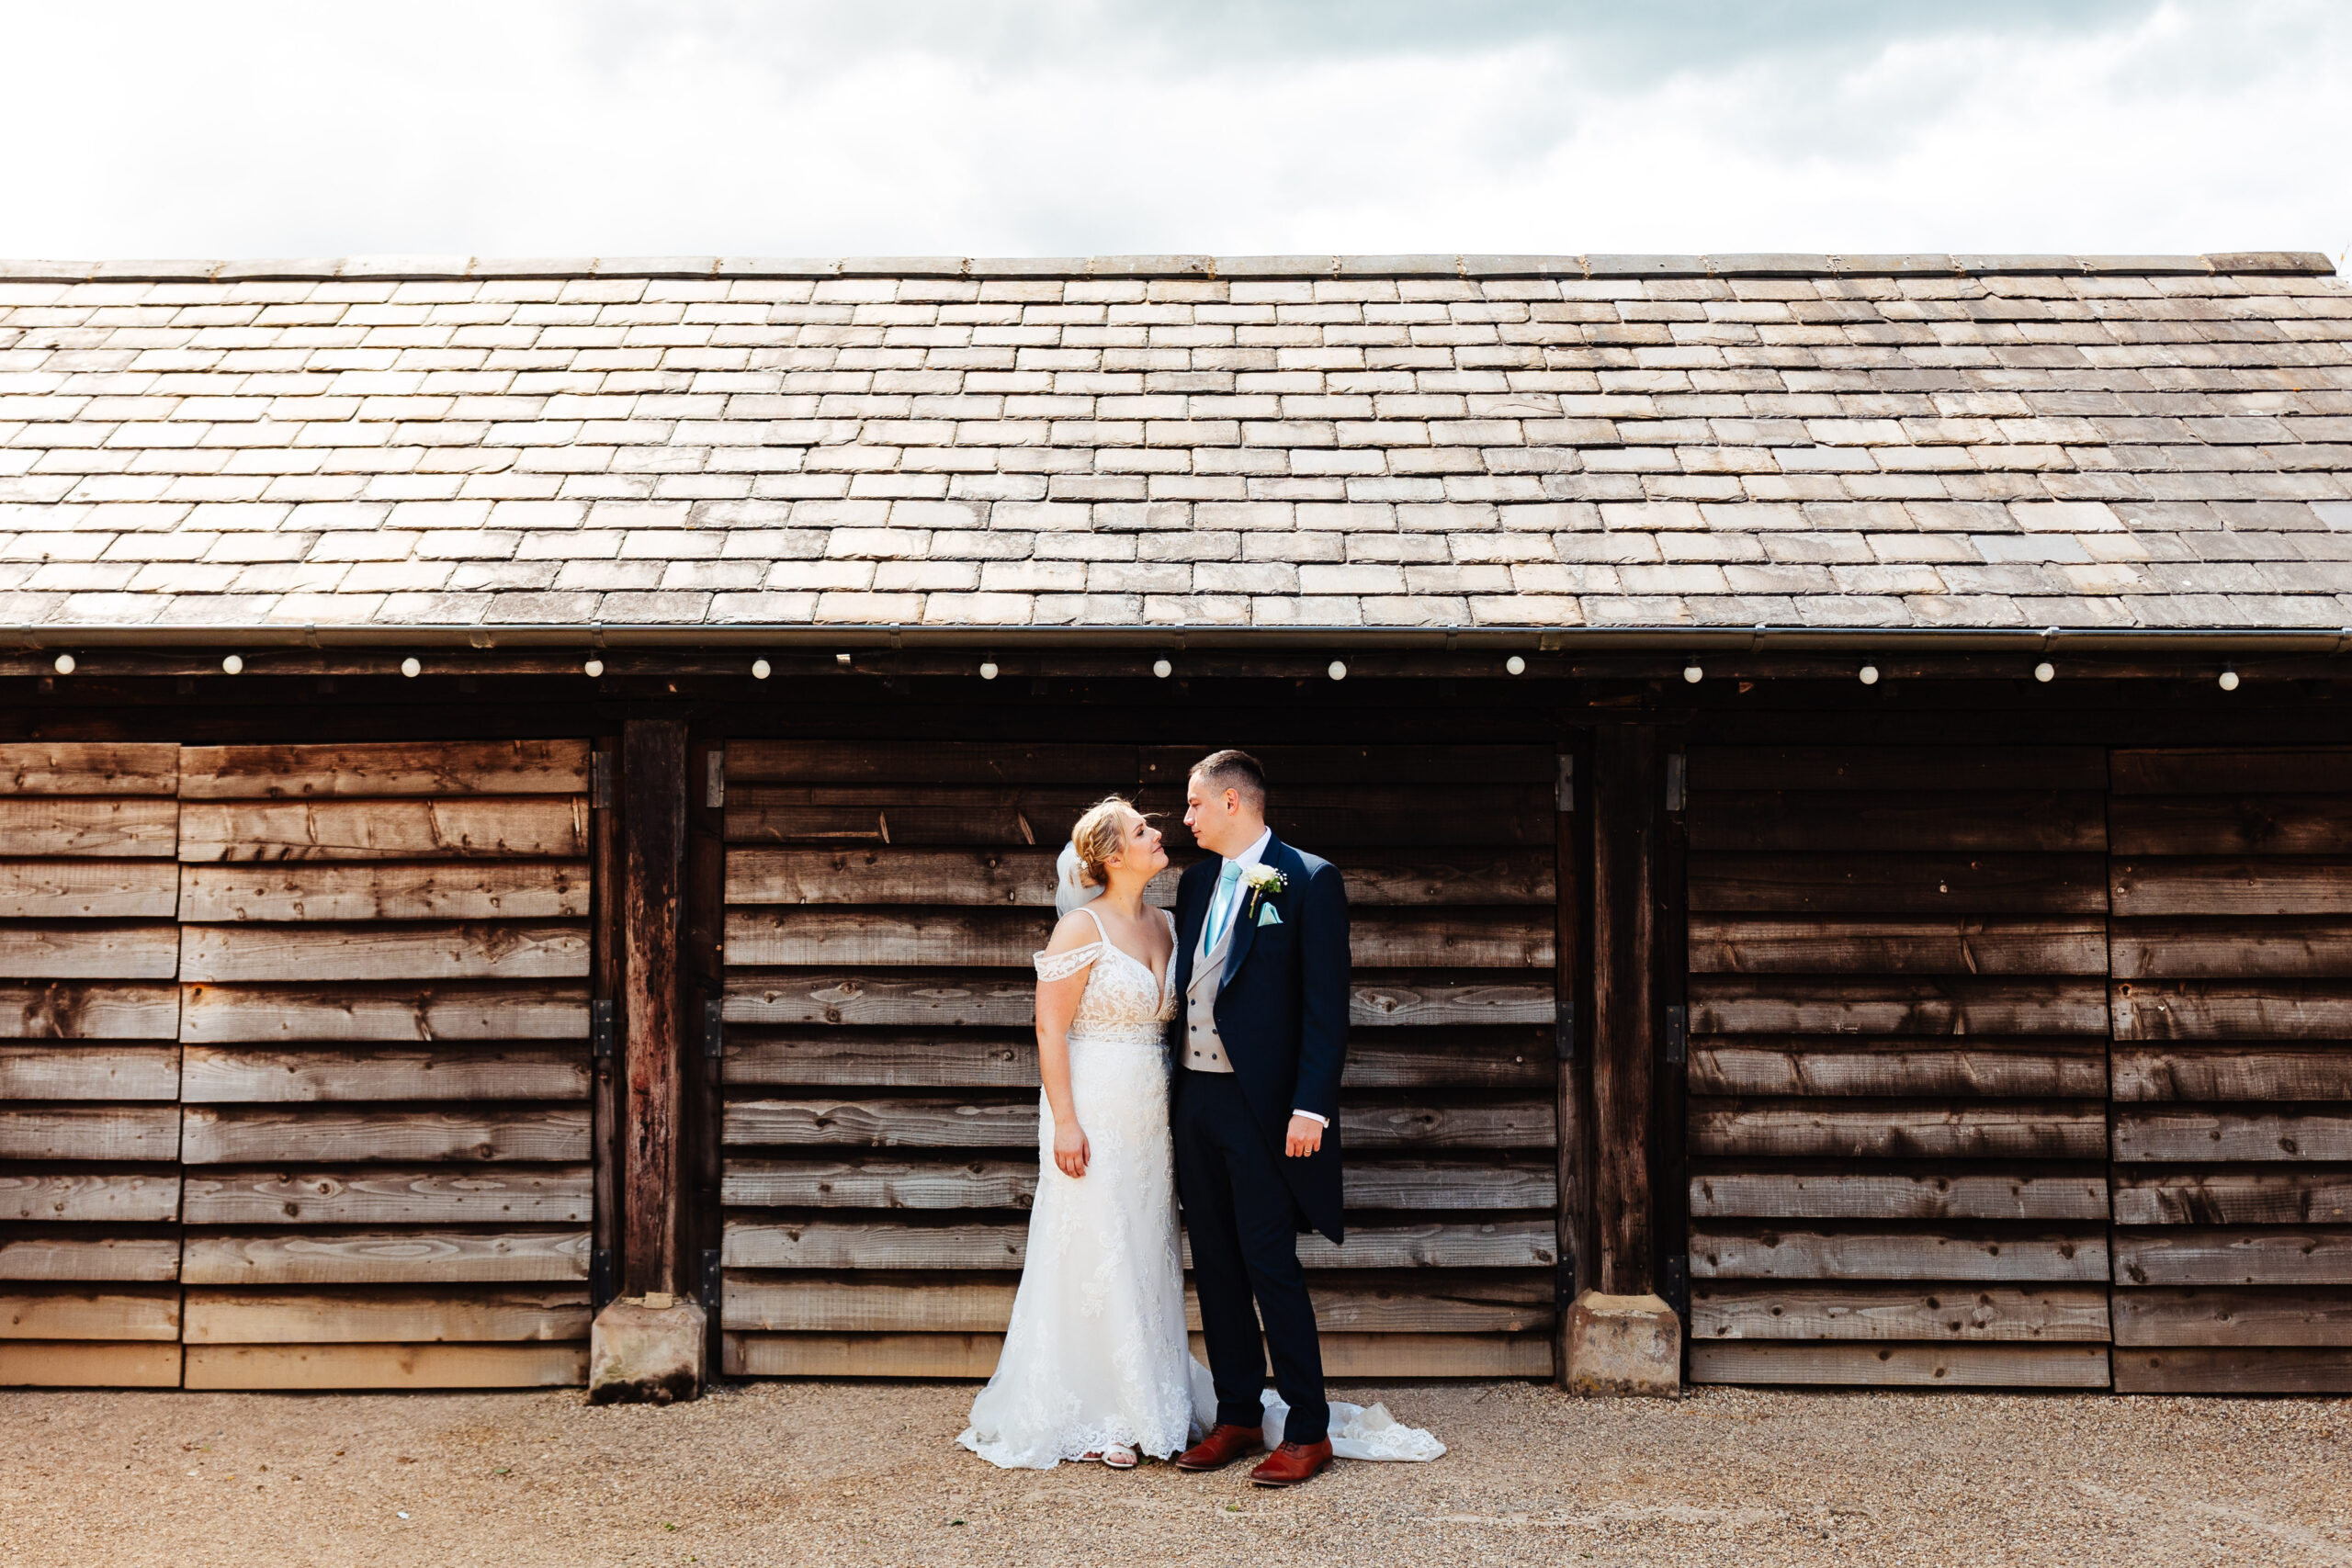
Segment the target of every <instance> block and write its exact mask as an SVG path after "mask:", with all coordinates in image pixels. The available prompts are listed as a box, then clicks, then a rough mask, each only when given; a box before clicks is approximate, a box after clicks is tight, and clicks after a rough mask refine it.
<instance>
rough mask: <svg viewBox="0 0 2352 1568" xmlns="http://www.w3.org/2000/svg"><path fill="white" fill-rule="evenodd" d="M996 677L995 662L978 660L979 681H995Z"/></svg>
mask: <svg viewBox="0 0 2352 1568" xmlns="http://www.w3.org/2000/svg"><path fill="white" fill-rule="evenodd" d="M996 677H997V668H996V660H993V659H983V660H980V679H981V680H983V681H993V680H995V679H996Z"/></svg>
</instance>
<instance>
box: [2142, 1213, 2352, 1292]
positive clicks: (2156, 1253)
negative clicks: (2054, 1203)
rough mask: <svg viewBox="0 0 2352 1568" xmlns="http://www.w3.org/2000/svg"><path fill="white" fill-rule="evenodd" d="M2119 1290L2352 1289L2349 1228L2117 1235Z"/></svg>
mask: <svg viewBox="0 0 2352 1568" xmlns="http://www.w3.org/2000/svg"><path fill="white" fill-rule="evenodd" d="M2115 1282H2116V1283H2117V1284H2119V1285H2352V1228H2346V1227H2341V1226H2338V1227H2331V1228H2323V1227H2320V1226H2317V1225H2310V1226H2301V1227H2297V1228H2278V1229H2267V1230H2219V1229H2209V1228H2206V1227H2203V1226H2186V1225H2179V1226H2175V1225H2166V1226H2160V1227H2154V1228H2145V1229H2118V1230H2117V1231H2116V1233H2115Z"/></svg>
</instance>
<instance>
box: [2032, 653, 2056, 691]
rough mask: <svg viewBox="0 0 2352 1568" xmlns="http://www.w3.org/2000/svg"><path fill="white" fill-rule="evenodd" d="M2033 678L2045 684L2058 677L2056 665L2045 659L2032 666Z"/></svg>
mask: <svg viewBox="0 0 2352 1568" xmlns="http://www.w3.org/2000/svg"><path fill="white" fill-rule="evenodd" d="M2033 678H2034V679H2035V680H2037V681H2039V682H2041V683H2042V684H2043V685H2045V686H2047V685H2048V684H2050V682H2052V681H2055V680H2056V679H2058V667H2057V666H2056V665H2055V664H2052V663H2051V662H2050V660H2047V659H2045V660H2042V661H2041V663H2039V664H2037V665H2035V666H2034V667H2033Z"/></svg>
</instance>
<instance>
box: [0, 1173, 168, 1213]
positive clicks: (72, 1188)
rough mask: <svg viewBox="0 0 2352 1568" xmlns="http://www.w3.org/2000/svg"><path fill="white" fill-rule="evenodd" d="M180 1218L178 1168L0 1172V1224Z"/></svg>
mask: <svg viewBox="0 0 2352 1568" xmlns="http://www.w3.org/2000/svg"><path fill="white" fill-rule="evenodd" d="M179 1217H180V1177H179V1172H178V1171H177V1170H173V1171H170V1172H168V1173H165V1172H161V1171H152V1170H70V1171H61V1170H39V1171H28V1170H17V1171H0V1222H6V1221H12V1220H15V1221H26V1220H30V1221H38V1222H40V1223H43V1224H88V1223H93V1222H105V1221H109V1220H111V1221H115V1222H118V1223H124V1224H130V1223H141V1222H154V1221H169V1220H176V1219H178V1218H179Z"/></svg>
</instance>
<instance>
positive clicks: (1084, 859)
mask: <svg viewBox="0 0 2352 1568" xmlns="http://www.w3.org/2000/svg"><path fill="white" fill-rule="evenodd" d="M1142 820H1143V813H1142V812H1140V811H1137V810H1136V808H1135V807H1132V806H1130V805H1128V804H1127V802H1126V801H1125V800H1124V799H1123V798H1121V797H1120V796H1118V795H1105V796H1103V798H1102V799H1101V800H1098V801H1096V802H1095V803H1094V804H1093V805H1092V806H1090V807H1087V808H1086V815H1085V816H1083V817H1081V818H1079V819H1078V826H1077V827H1075V828H1072V829H1070V830H1069V844H1070V848H1071V849H1073V850H1075V851H1077V852H1078V875H1079V880H1080V882H1081V883H1083V884H1084V885H1085V886H1089V887H1102V886H1106V885H1107V884H1108V882H1109V880H1110V874H1109V873H1107V872H1105V871H1104V870H1103V863H1104V862H1106V861H1108V860H1110V859H1111V857H1112V856H1114V855H1115V854H1117V853H1118V852H1119V851H1120V850H1121V849H1123V848H1125V845H1126V841H1127V835H1128V833H1130V832H1132V831H1133V830H1134V829H1135V825H1136V823H1138V822H1140V821H1142Z"/></svg>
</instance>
